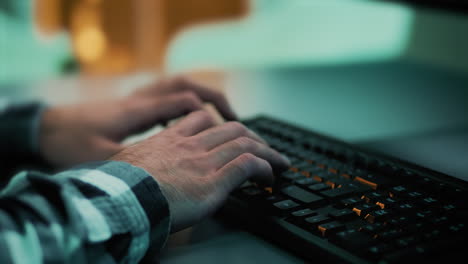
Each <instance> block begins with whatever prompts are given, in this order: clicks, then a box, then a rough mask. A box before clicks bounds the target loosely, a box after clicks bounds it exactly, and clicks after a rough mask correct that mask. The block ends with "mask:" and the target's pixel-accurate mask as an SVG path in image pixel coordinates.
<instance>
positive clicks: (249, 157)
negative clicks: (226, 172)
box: [239, 153, 258, 166]
mask: <svg viewBox="0 0 468 264" xmlns="http://www.w3.org/2000/svg"><path fill="white" fill-rule="evenodd" d="M257 160H258V158H257V157H256V156H255V155H253V154H251V153H244V154H242V155H240V156H239V164H240V165H242V166H249V165H250V164H252V163H256V162H257Z"/></svg>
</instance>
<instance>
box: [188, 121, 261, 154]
mask: <svg viewBox="0 0 468 264" xmlns="http://www.w3.org/2000/svg"><path fill="white" fill-rule="evenodd" d="M196 137H197V138H198V141H199V142H200V143H201V145H202V146H204V147H205V148H206V149H207V150H211V149H213V148H215V147H217V146H219V145H222V144H224V143H226V142H229V141H232V140H234V139H236V138H239V137H248V138H251V139H253V140H255V141H258V142H260V143H262V144H265V145H268V144H267V142H266V141H265V140H263V139H262V138H261V137H260V136H258V135H257V134H255V132H253V131H252V130H250V129H248V128H247V127H245V126H244V125H242V124H241V123H239V122H227V123H224V124H222V125H220V126H216V127H213V128H210V129H207V130H205V131H203V132H201V133H200V134H198V135H196Z"/></svg>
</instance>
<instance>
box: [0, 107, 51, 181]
mask: <svg viewBox="0 0 468 264" xmlns="http://www.w3.org/2000/svg"><path fill="white" fill-rule="evenodd" d="M2 102H3V101H2ZM43 109H44V105H42V104H40V103H24V104H9V105H5V104H4V103H3V104H2V106H0V162H1V164H2V165H1V166H0V167H1V169H2V177H1V179H0V180H1V182H2V183H6V182H8V180H9V178H10V177H11V176H12V175H13V174H14V173H13V172H16V171H19V170H20V169H24V168H28V167H38V166H40V167H44V165H45V162H43V161H42V159H41V157H40V155H39V147H38V136H39V123H40V118H41V114H42V111H43Z"/></svg>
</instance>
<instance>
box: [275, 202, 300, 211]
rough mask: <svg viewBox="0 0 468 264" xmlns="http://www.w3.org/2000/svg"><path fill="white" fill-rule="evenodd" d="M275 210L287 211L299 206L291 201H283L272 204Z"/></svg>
mask: <svg viewBox="0 0 468 264" xmlns="http://www.w3.org/2000/svg"><path fill="white" fill-rule="evenodd" d="M273 205H274V206H275V207H276V208H278V209H281V210H288V209H292V208H295V207H298V206H299V204H297V203H295V202H293V201H291V200H284V201H281V202H276V203H274V204H273Z"/></svg>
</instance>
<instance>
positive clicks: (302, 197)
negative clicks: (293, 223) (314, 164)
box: [281, 186, 323, 204]
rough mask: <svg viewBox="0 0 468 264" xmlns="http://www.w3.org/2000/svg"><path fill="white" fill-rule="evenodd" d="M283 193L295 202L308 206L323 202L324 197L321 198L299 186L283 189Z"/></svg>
mask: <svg viewBox="0 0 468 264" xmlns="http://www.w3.org/2000/svg"><path fill="white" fill-rule="evenodd" d="M281 192H282V193H283V194H284V195H286V196H288V197H290V198H293V199H295V200H298V201H301V202H303V203H306V204H308V203H316V202H320V201H322V200H323V197H320V196H318V195H316V194H313V193H311V192H308V191H306V190H303V189H301V188H299V187H297V186H289V187H286V188H283V189H282V190H281Z"/></svg>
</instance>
